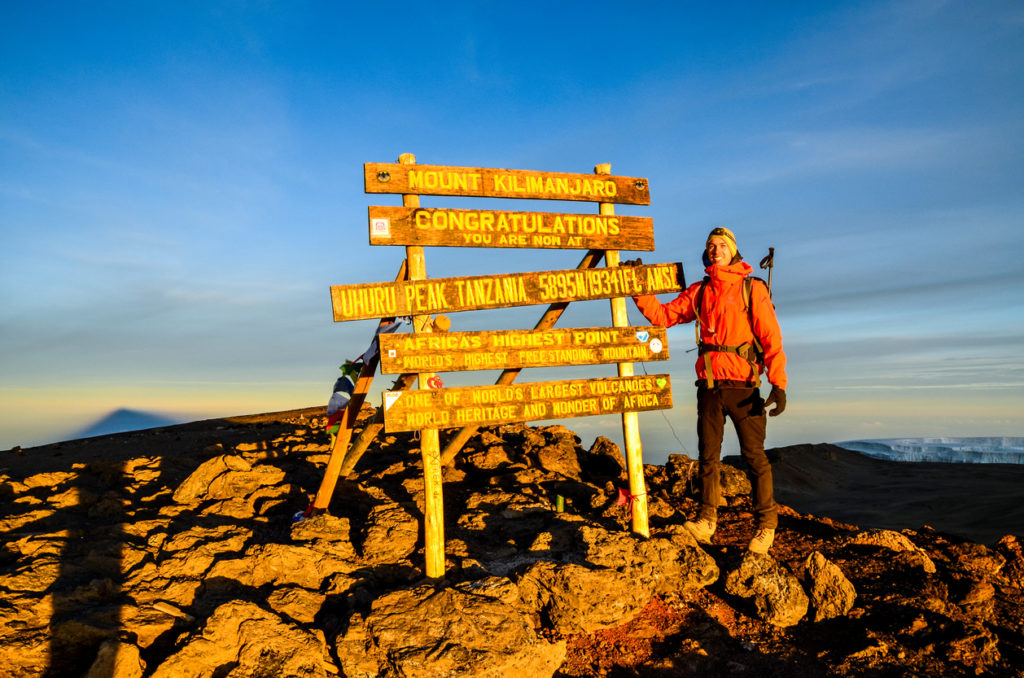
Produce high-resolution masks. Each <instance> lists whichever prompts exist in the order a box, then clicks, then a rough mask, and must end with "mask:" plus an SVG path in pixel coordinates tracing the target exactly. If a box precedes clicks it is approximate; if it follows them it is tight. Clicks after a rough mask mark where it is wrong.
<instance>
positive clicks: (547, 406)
mask: <svg viewBox="0 0 1024 678" xmlns="http://www.w3.org/2000/svg"><path fill="white" fill-rule="evenodd" d="M364 186H365V190H366V192H367V193H390V194H399V195H401V196H402V206H401V207H384V206H370V207H369V209H368V213H367V215H368V223H369V238H370V244H371V245H398V246H404V247H405V248H406V259H407V262H408V274H407V276H406V279H405V280H397V281H395V282H379V283H370V284H357V285H334V286H332V287H331V304H332V307H333V311H334V319H335V321H347V320H362V319H369V318H388V317H402V316H412V318H413V328H414V333H413V334H411V335H410V334H404V335H400V334H387V335H382V336H380V337H379V345H380V349H381V352H380V360H381V370H382V372H384V373H392V374H400V375H401V376H400V377H399V378H398V379H397V380H396V382H395V386H394V387H393V390H391V391H386V392H385V393H384V395H383V398H384V403H383V405H382V407H381V409H380V410H378V413H377V415H376V416H375V417H374V419H373V420H372V421H370V422H369V423H367V424H366V425H365V426H364V429H363V431H362V433H361V434H360V436H359V437H358V439H357V440H356V442H355V444H354V445H353V446H352V448H351V449H350V450H349V451H348V452H349V453H348V454H345V455H344V456H343V459H344V461H343V463H342V462H341V459H342V457H339V458H338V461H337V462H335V461H334V460H335V457H336V456H337V455H335V454H334V452H337V450H332V464H331V465H330V466H329V468H328V472H329V473H335V474H336V473H338V472H340V473H347V472H349V471H351V469H352V468H353V466H354V464H355V463H356V461H357V460H358V458H359V456H360V455H361V454H362V453H363V451H364V450H365V449H366V446H367V445H368V444H369V441H370V440H371V439H372V438H373V437H374V436H375V435H376V434H377V433H378V432H379V431H380V430H381V428H382V427H384V428H387V430H388V431H413V430H418V431H420V452H421V455H422V458H423V473H424V484H425V490H426V492H425V502H424V507H423V511H424V544H425V552H426V553H425V558H426V575H427V576H428V577H430V578H440V577H442V576H444V569H445V560H444V514H443V488H442V483H441V467H442V464H443V463H450V462H451V461H452V459H453V458H454V456H455V454H457V453H458V451H459V450H460V449H461V447H462V446H463V445H464V444H465V443H466V441H467V440H468V438H469V437H470V436H471V435H472V434H473V433H474V432H475V431H476V430H477V427H479V426H482V425H492V424H499V423H505V422H518V421H537V420H545V419H563V418H570V417H581V416H591V415H598V414H609V413H615V412H620V413H623V433H624V436H625V441H626V457H627V468H628V472H629V483H630V491H629V493H630V497H631V502H632V504H631V509H632V510H631V513H632V516H633V524H632V528H633V530H634V531H635V532H637V533H638V534H642V535H644V536H647V535H648V524H647V497H646V490H645V483H644V478H643V461H642V454H641V445H640V434H639V425H638V418H637V412H640V411H644V410H653V409H665V408H668V407H671V406H672V393H671V382H670V379H669V377H668V375H665V374H658V375H653V376H647V375H644V376H642V377H639V376H635V375H634V373H633V365H632V363H633V361H637V360H642V361H647V360H665V359H667V358H668V341H667V338H666V335H665V330H664V329H663V328H659V327H649V326H644V327H630V326H629V322H628V319H627V315H626V305H625V297H627V296H637V295H646V294H660V293H664V292H678V291H680V290H681V289H683V287H684V285H685V281H684V279H683V275H682V266H681V265H679V264H652V265H648V266H636V267H620V266H619V250H620V249H629V250H642V251H651V250H653V249H654V228H653V221H652V220H651V219H650V218H645V217H632V216H620V215H616V214H615V209H614V204H615V203H622V204H633V205H647V204H650V193H649V186H648V182H647V180H646V179H642V178H636V177H619V176H612V175H611V174H610V166H609V165H599V166H597V167H595V170H594V174H571V173H554V172H536V171H531V170H506V169H492V168H480V167H449V166H441V165H417V164H416V158H415V157H414V156H413V155H411V154H403V155H402V156H400V157H399V162H398V163H367V164H365V165H364ZM420 195H447V196H475V197H496V198H524V199H535V200H536V199H540V200H571V201H589V202H596V203H598V204H599V208H598V213H597V214H574V213H565V212H559V213H549V212H529V211H522V212H519V211H512V210H482V209H448V208H421V207H420ZM425 246H431V247H438V246H440V247H486V248H495V247H497V248H535V249H536V248H548V249H586V250H588V251H587V254H586V256H584V257H583V260H582V261H581V262H580V264H579V266H577V267H576V268H575V269H568V270H557V271H536V272H526V273H498V274H491V275H478V276H470V277H461V278H437V279H428V278H427V271H426V262H425V257H424V252H423V248H424V247H425ZM602 258H604V259H605V261H606V264H607V265H606V266H605V267H604V268H599V267H598V265H599V264H600V261H601V259H602ZM591 299H610V300H611V304H612V327H583V328H570V329H562V330H553V329H552V327H553V326H554V324H555V322H556V321H557V320H558V318H559V317H560V316H561V314H562V312H563V311H564V310H565V309H566V307H567V306H568V304H569V303H570V302H573V301H584V300H591ZM532 304H547V305H548V309H547V311H546V312H545V313H544V315H543V316H542V317H541V319H540V321H538V323H537V325H536V326H535V328H534V329H533V330H500V331H483V332H451V333H448V332H441V333H432V328H431V325H432V321H431V316H432V315H433V314H439V313H451V312H460V311H472V310H478V309H492V308H508V307H513V306H526V305H532ZM439 327H440V325H439ZM441 329H443V330H446V329H447V327H442V328H441ZM606 363H617V364H618V372H619V376H618V377H610V378H599V379H577V380H568V381H548V382H532V383H520V384H514V383H513V382H514V381H515V379H516V377H517V376H518V375H519V373H520V371H521V370H522V369H523V368H525V367H550V366H559V365H595V364H606ZM367 369H368V370H369V371H371V372H372V367H369V366H367ZM490 369H501V370H502V373H501V376H500V377H499V378H498V381H497V383H496V384H495V385H494V386H474V387H464V388H441V387H440V386H441V382H440V380H439V379H436V378H435V373H436V372H449V371H467V370H490ZM364 371H366V370H364ZM414 380H416V381H418V388H417V389H415V390H407V389H409V386H410V385H411V384H412V382H413V381H414ZM353 416H354V415H353ZM346 421H348V419H346ZM441 428H459V431H458V433H457V434H456V435H455V436H454V437H453V438H452V439H450V440H449V442H448V445H447V446H446V447H445V450H444V453H443V454H442V453H441V450H440V444H439V436H438V430H439V429H441ZM339 466H340V471H338V470H336V469H338V467H339ZM323 487H326V483H325V486H323ZM323 487H322V490H323ZM330 487H331V488H333V482H332V483H330ZM321 494H325V495H326V496H320V494H318V496H317V499H316V503H315V506H316V507H317V508H321V507H324V506H326V503H327V501H328V500H329V495H330V492H329V490H326V491H322V492H321Z"/></svg>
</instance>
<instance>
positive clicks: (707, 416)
mask: <svg viewBox="0 0 1024 678" xmlns="http://www.w3.org/2000/svg"><path fill="white" fill-rule="evenodd" d="M726 416H728V417H729V418H730V419H732V424H733V427H734V428H735V429H736V437H737V438H739V441H740V453H741V454H742V455H743V458H744V459H745V460H746V462H747V465H748V466H749V467H750V472H751V479H750V480H751V485H752V486H753V490H754V498H753V499H754V516H755V518H756V519H757V527H758V529H760V528H763V527H770V528H772V529H774V528H775V527H776V526H777V525H778V522H779V518H778V509H777V507H776V505H775V496H774V491H773V489H772V465H771V463H769V461H768V457H767V455H765V453H764V435H765V411H764V400H762V398H761V392H760V391H759V390H758V389H756V388H730V387H725V388H712V389H709V388H707V386H706V385H700V386H698V388H697V450H698V452H699V454H700V470H699V475H700V490H701V507H700V517H701V518H708V519H710V520H717V516H718V504H719V502H720V498H721V494H722V491H721V475H720V473H721V461H720V459H721V456H722V437H723V435H724V434H725V418H726Z"/></svg>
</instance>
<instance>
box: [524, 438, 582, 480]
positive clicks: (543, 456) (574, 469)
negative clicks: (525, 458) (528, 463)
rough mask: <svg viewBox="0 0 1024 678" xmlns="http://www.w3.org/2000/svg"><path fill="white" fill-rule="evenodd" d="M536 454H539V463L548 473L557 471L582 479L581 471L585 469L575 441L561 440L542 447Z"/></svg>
mask: <svg viewBox="0 0 1024 678" xmlns="http://www.w3.org/2000/svg"><path fill="white" fill-rule="evenodd" d="M534 454H536V455H537V465H538V466H540V468H542V469H544V470H545V471H547V472H548V473H557V474H558V475H561V476H565V477H566V478H572V479H573V480H579V479H580V472H581V471H582V470H583V469H582V467H581V466H580V460H579V457H578V456H577V455H576V445H575V444H574V443H572V442H570V441H564V440H563V441H559V442H558V443H555V444H553V445H545V446H544V447H541V448H540V449H538V450H536V451H535V452H534Z"/></svg>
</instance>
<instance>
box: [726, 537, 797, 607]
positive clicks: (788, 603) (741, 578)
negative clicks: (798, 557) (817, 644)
mask: <svg viewBox="0 0 1024 678" xmlns="http://www.w3.org/2000/svg"><path fill="white" fill-rule="evenodd" d="M725 590H726V592H728V593H730V594H732V595H734V596H739V597H740V598H750V599H753V602H754V606H755V607H756V608H757V614H758V616H759V617H760V618H761V619H763V620H764V621H766V622H768V623H769V624H773V625H775V626H793V625H794V624H796V623H797V622H799V621H800V620H801V619H803V618H804V616H805V615H806V614H807V607H808V605H809V602H810V601H809V600H808V598H807V594H806V593H804V590H803V588H802V587H801V586H800V582H799V581H797V578H796V577H794V576H793V575H792V574H791V573H790V572H789V570H787V569H786V568H785V567H783V566H782V565H781V564H779V562H778V561H777V560H775V558H773V557H771V556H770V555H767V554H764V555H762V554H757V553H750V552H749V551H748V552H747V553H746V555H745V556H744V557H743V562H741V563H740V566H739V567H738V568H736V569H735V570H733V571H732V572H730V573H729V575H728V576H727V577H726V578H725Z"/></svg>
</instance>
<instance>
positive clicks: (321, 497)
mask: <svg viewBox="0 0 1024 678" xmlns="http://www.w3.org/2000/svg"><path fill="white" fill-rule="evenodd" d="M407 269H408V262H407V261H406V260H405V259H403V260H402V266H401V268H399V270H398V275H397V276H396V277H395V280H405V278H406V272H407ZM393 322H395V319H394V318H381V319H380V323H379V324H378V325H377V330H378V331H380V328H382V327H384V326H385V325H387V324H389V323H393ZM374 336H377V335H376V334H375V335H374ZM378 363H380V352H379V351H378V353H377V355H375V356H373V357H372V358H370V360H369V361H368V362H366V363H363V369H362V370H361V371H360V373H359V380H358V381H357V382H356V385H355V388H354V389H353V390H352V397H351V398H350V399H349V401H348V405H347V406H346V407H345V413H344V415H342V418H341V425H340V426H339V427H338V435H337V436H336V437H335V439H334V445H332V446H331V458H330V459H329V460H328V461H327V468H326V469H325V470H324V479H323V480H322V481H321V482H320V489H319V490H317V493H316V497H315V498H314V499H313V503H312V504H311V505H310V508H309V509H307V513H309V512H312V511H314V510H316V511H326V510H327V506H328V505H329V504H330V503H331V495H332V494H334V487H335V485H337V483H338V472H339V471H340V469H341V465H342V461H343V460H344V459H345V451H346V450H347V449H348V443H349V441H350V440H351V439H352V427H353V426H355V423H356V419H357V418H358V417H359V410H361V409H362V408H363V401H365V400H366V393H367V392H368V391H369V390H370V384H371V383H373V374H374V372H376V371H377V364H378Z"/></svg>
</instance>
